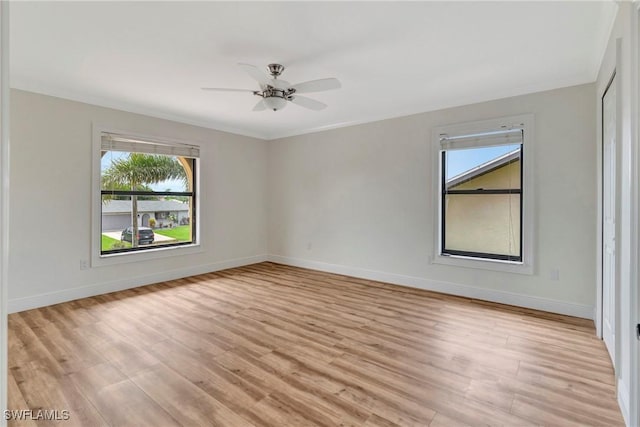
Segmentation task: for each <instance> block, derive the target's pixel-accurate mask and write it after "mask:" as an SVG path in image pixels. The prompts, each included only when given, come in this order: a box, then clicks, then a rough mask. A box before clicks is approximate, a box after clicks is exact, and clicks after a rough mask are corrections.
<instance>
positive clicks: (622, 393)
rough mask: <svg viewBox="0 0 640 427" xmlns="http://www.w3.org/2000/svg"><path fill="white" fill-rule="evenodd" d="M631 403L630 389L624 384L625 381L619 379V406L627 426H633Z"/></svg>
mask: <svg viewBox="0 0 640 427" xmlns="http://www.w3.org/2000/svg"><path fill="white" fill-rule="evenodd" d="M630 403H631V402H630V401H629V387H627V384H626V383H625V382H624V380H622V379H620V378H618V406H620V412H622V418H624V423H625V425H627V426H630V425H631V420H630V416H631V414H630V412H629V409H630V406H629V404H630Z"/></svg>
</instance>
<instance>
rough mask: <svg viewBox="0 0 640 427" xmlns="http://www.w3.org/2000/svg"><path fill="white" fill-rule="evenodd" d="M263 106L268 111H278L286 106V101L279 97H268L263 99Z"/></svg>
mask: <svg viewBox="0 0 640 427" xmlns="http://www.w3.org/2000/svg"><path fill="white" fill-rule="evenodd" d="M264 104H265V105H266V107H267V108H268V109H269V110H273V111H278V110H282V109H283V108H284V107H285V106H286V105H287V101H286V100H285V99H284V98H281V97H279V96H268V97H265V98H264Z"/></svg>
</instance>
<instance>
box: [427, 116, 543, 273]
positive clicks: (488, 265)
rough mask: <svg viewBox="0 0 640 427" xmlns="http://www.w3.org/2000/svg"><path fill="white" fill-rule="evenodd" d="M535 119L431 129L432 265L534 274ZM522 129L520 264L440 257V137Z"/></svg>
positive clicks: (521, 117)
mask: <svg viewBox="0 0 640 427" xmlns="http://www.w3.org/2000/svg"><path fill="white" fill-rule="evenodd" d="M534 124H535V122H534V116H533V114H522V115H517V116H508V117H501V118H498V119H491V120H482V121H475V122H467V123H459V124H452V125H446V126H438V127H435V128H434V129H433V132H432V135H431V150H432V151H431V158H432V171H433V197H434V202H435V203H434V206H435V207H436V212H435V215H434V225H433V227H434V228H433V230H434V234H433V235H434V236H435V239H434V252H433V253H434V254H435V255H434V257H433V263H434V264H444V265H451V266H457V267H467V268H477V269H483V270H493V271H504V272H509V273H518V274H533V271H534V256H533V255H534V254H533V253H534V240H533V239H534V236H533V213H534V203H533V202H534V187H533V157H534V155H533V153H534V149H533V147H534V141H535V138H534ZM515 128H521V129H522V131H523V141H522V151H523V156H522V157H523V163H522V165H521V166H522V168H523V170H522V181H523V182H522V197H523V199H522V224H521V227H522V261H518V262H515V261H504V260H496V259H489V258H476V257H465V256H458V255H443V254H442V249H441V248H442V230H441V224H442V197H441V192H442V188H441V186H442V180H441V174H442V164H441V163H442V162H441V161H440V160H441V153H442V151H443V149H442V144H441V138H442V136H443V135H446V136H447V137H449V138H452V137H459V136H464V135H476V134H485V133H489V132H497V131H502V130H504V129H515Z"/></svg>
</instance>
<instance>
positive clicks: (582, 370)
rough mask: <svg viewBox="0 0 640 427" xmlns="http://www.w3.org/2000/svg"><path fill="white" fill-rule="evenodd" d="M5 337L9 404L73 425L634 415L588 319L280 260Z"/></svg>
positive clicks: (68, 309) (117, 297) (514, 420)
mask: <svg viewBox="0 0 640 427" xmlns="http://www.w3.org/2000/svg"><path fill="white" fill-rule="evenodd" d="M8 344H9V363H8V366H9V373H10V375H9V376H10V378H9V406H10V408H9V409H15V410H20V409H24V410H38V409H51V410H54V409H58V410H65V409H66V410H69V411H70V416H71V419H70V420H69V421H68V422H66V423H65V424H64V425H65V426H66V425H86V426H92V427H93V426H102V425H105V426H128V425H131V426H134V425H135V426H147V425H148V426H158V427H164V426H172V425H183V426H192V425H193V426H199V425H203V426H205V425H206V426H242V427H244V426H255V427H262V426H264V427H281V426H296V427H298V426H326V427H329V426H354V427H355V426H366V427H396V426H420V427H424V426H431V427H444V426H464V425H471V426H475V425H505V426H527V425H559V426H568V425H594V426H602V425H607V426H622V425H623V420H622V417H621V414H620V410H619V408H618V406H617V400H616V391H615V378H614V374H613V369H612V367H611V363H610V361H609V357H608V354H607V352H606V349H605V348H604V345H603V343H602V341H601V340H599V339H597V338H596V337H595V330H594V327H593V323H592V322H590V321H588V320H585V319H577V318H572V317H567V316H562V315H557V314H552V313H544V312H539V311H535V310H531V309H525V308H519V307H513V306H505V305H500V304H496V303H489V302H485V301H479V300H474V299H470V298H463V297H454V296H448V295H443V294H438V293H433V292H427V291H423V290H420V289H412V288H404V287H401V286H396V285H391V284H387V283H380V282H375V281H371V280H366V279H358V278H354V277H348V276H342V275H336V274H331V273H325V272H317V271H311V270H305V269H301V268H296V267H289V266H283V265H278V264H274V263H260V264H254V265H250V266H246V267H240V268H234V269H229V270H224V271H218V272H214V273H207V274H202V275H198V276H193V277H187V278H183V279H178V280H173V281H168V282H163V283H158V284H154V285H150V286H144V287H140V288H134V289H129V290H125V291H122V292H115V293H111V294H106V295H100V296H96V297H92V298H85V299H81V300H77V301H72V302H68V303H64V304H57V305H54V306H50V307H43V308H40V309H36V310H29V311H25V312H22V313H15V314H12V315H10V316H9V340H8ZM10 425H11V426H29V427H30V426H33V425H62V424H60V423H59V422H58V423H56V422H44V421H38V422H37V423H33V422H30V421H29V420H25V421H20V422H18V421H11V422H10Z"/></svg>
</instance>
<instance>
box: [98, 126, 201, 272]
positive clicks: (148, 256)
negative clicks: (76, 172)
mask: <svg viewBox="0 0 640 427" xmlns="http://www.w3.org/2000/svg"><path fill="white" fill-rule="evenodd" d="M103 133H111V134H119V135H127V136H129V137H131V138H133V139H141V140H148V141H157V142H161V143H164V144H175V145H194V144H193V143H189V142H185V141H179V140H176V139H168V138H164V137H159V136H155V135H149V134H140V133H137V132H132V131H129V130H123V129H116V128H114V127H110V126H105V125H101V124H95V123H94V124H93V138H92V153H91V155H92V159H91V162H92V163H91V164H92V168H91V169H92V174H91V267H92V268H93V267H101V266H108V265H115V264H123V263H129V262H140V261H147V260H154V259H159V258H165V257H173V256H181V255H190V254H196V253H201V252H203V249H202V245H201V241H200V236H201V235H202V230H201V228H202V226H201V225H202V223H203V221H201V220H200V218H201V215H200V214H201V212H200V205H201V202H200V194H202V187H201V181H200V164H199V162H200V159H196V164H197V167H196V168H195V174H194V177H193V180H194V182H195V186H196V189H197V191H196V194H195V198H196V202H195V215H192V216H195V219H196V220H195V222H196V224H195V225H196V236H195V242H194V243H192V244H188V245H180V246H167V247H158V248H152V249H147V250H144V251H135V252H117V253H112V254H101V250H100V244H101V243H100V242H101V236H102V208H101V205H102V195H101V192H100V190H101V188H100V184H101V170H100V159H101V152H102V134H103ZM196 146H197V145H196ZM199 148H200V149H201V147H199ZM201 151H202V150H201ZM201 157H202V156H201Z"/></svg>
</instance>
